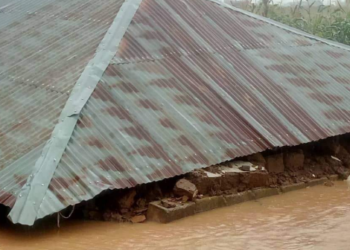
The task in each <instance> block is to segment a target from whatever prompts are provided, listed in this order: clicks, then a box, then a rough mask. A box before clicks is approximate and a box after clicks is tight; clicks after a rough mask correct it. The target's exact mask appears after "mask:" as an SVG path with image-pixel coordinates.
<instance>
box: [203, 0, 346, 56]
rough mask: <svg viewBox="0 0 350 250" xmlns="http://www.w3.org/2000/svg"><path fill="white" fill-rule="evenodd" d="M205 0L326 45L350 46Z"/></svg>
mask: <svg viewBox="0 0 350 250" xmlns="http://www.w3.org/2000/svg"><path fill="white" fill-rule="evenodd" d="M206 1H210V2H213V3H216V4H218V5H221V6H223V7H225V8H228V9H231V10H233V11H236V12H239V13H241V14H244V15H246V16H249V17H252V18H254V19H257V20H260V21H263V22H266V23H269V24H271V25H274V26H276V27H278V28H281V29H284V30H286V31H289V32H293V33H295V34H297V35H301V36H304V37H307V38H310V39H313V40H317V41H320V42H322V43H325V44H328V45H331V46H334V47H338V48H340V49H344V50H348V51H350V46H349V45H346V44H342V43H338V42H335V41H332V40H329V39H324V38H321V37H318V36H314V35H312V34H309V33H306V32H305V31H302V30H299V29H296V28H293V27H291V26H288V25H286V24H283V23H280V22H277V21H274V20H272V19H270V18H266V17H263V16H260V15H257V14H254V13H252V12H249V11H246V10H242V9H239V8H237V7H234V6H231V5H229V4H226V3H224V2H221V1H219V0H206Z"/></svg>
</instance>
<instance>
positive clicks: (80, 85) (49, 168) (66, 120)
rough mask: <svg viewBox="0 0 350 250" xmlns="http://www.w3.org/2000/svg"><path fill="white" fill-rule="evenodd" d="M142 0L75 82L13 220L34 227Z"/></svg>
mask: <svg viewBox="0 0 350 250" xmlns="http://www.w3.org/2000/svg"><path fill="white" fill-rule="evenodd" d="M141 2H142V0H125V1H124V3H123V4H122V6H121V8H120V9H119V11H118V13H117V15H116V17H115V19H114V21H113V23H112V24H111V26H110V27H109V29H108V31H107V32H106V34H105V36H104V38H103V39H102V41H101V43H100V44H99V46H98V48H97V50H96V53H95V56H94V58H93V59H91V60H90V62H89V63H88V65H87V66H86V67H85V69H84V71H83V73H82V74H81V76H80V77H79V79H78V81H77V82H76V84H75V85H74V87H73V90H72V92H71V94H70V97H69V99H68V101H67V102H66V104H65V107H64V108H63V110H62V112H61V115H60V117H59V121H58V123H57V124H56V126H55V128H54V130H53V132H52V135H51V138H50V139H49V140H48V141H47V143H46V145H45V147H44V149H43V150H42V153H41V156H40V158H39V159H38V160H37V161H36V163H35V166H34V170H33V172H32V174H31V175H30V176H29V177H28V179H27V182H26V184H25V185H24V186H23V187H22V189H21V191H20V192H19V195H18V196H17V199H16V203H15V205H14V207H13V208H12V210H11V212H10V214H9V215H8V217H9V219H10V220H11V221H12V222H13V223H19V224H22V225H29V226H31V225H33V224H34V222H35V220H36V219H37V216H38V212H39V210H40V207H41V204H42V201H43V199H44V196H45V194H46V192H47V190H48V187H49V184H50V182H51V179H52V177H53V175H54V173H55V171H56V168H57V166H58V164H59V162H60V160H61V158H62V156H63V153H64V151H65V150H66V148H67V145H68V142H69V140H70V138H71V136H72V134H73V131H74V129H75V126H76V124H77V122H78V119H79V116H80V113H81V111H82V109H83V108H84V106H85V104H86V103H87V101H88V100H89V98H90V96H91V94H92V93H93V91H94V90H95V88H96V86H97V84H98V82H99V81H100V79H101V78H102V75H103V73H104V72H105V70H106V69H107V67H108V65H109V63H110V62H111V60H112V58H113V57H114V55H115V54H116V52H117V50H118V47H119V44H120V42H121V40H122V38H123V37H124V34H125V32H126V30H127V29H128V27H129V25H130V23H131V21H132V19H133V17H134V15H135V13H136V11H137V10H138V8H139V6H140V4H141Z"/></svg>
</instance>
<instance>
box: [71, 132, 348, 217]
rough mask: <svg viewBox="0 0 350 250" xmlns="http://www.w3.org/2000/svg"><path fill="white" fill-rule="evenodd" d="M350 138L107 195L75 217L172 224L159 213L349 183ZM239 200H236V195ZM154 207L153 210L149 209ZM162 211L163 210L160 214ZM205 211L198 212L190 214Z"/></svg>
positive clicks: (262, 155)
mask: <svg viewBox="0 0 350 250" xmlns="http://www.w3.org/2000/svg"><path fill="white" fill-rule="evenodd" d="M349 139H350V138H349V135H343V136H339V137H333V138H328V139H325V140H321V141H318V142H312V143H308V144H304V145H299V146H296V147H284V148H279V149H275V150H269V151H265V152H262V153H257V154H253V155H249V156H246V157H242V158H238V159H234V160H232V161H229V162H225V163H221V164H218V165H215V166H210V167H208V168H205V169H200V170H195V171H192V172H190V173H187V174H185V175H183V176H178V177H174V178H171V179H167V180H163V181H161V182H156V183H150V184H145V185H140V186H138V187H135V188H132V189H127V190H114V191H108V192H105V193H103V194H102V195H100V196H98V197H96V198H95V199H93V200H91V201H89V202H84V203H83V204H80V205H79V206H78V207H77V209H76V211H78V212H76V215H80V216H81V217H83V218H85V219H93V220H106V221H118V222H126V221H131V222H143V221H145V220H146V219H147V217H149V219H152V220H156V221H163V222H167V221H171V220H172V219H171V218H170V219H169V218H168V219H164V218H163V219H162V218H159V214H158V213H165V214H166V215H167V217H169V216H168V214H169V211H170V212H171V211H172V210H174V211H175V210H176V209H179V208H185V207H186V206H189V205H191V204H192V205H193V206H194V204H196V203H198V201H200V200H203V199H205V198H206V197H226V198H225V199H224V201H223V202H224V203H225V204H226V205H227V204H230V203H229V202H227V197H228V195H241V196H239V197H240V199H238V200H239V201H244V200H247V199H250V198H249V197H248V196H249V195H250V196H251V195H253V198H254V197H255V196H256V192H255V193H254V192H252V193H249V192H250V191H252V190H253V191H254V190H259V189H262V188H270V189H271V190H274V191H272V192H270V193H271V194H275V193H276V190H277V189H276V188H278V190H282V191H283V190H292V189H293V188H291V187H293V185H294V186H295V185H298V186H299V187H302V186H303V185H307V184H312V183H318V184H319V183H325V185H328V186H332V181H331V180H332V178H331V177H332V176H333V179H334V176H335V175H336V176H338V177H339V178H340V179H346V178H347V177H348V175H349V173H350V172H349V170H350V140H349ZM317 180H319V181H317ZM320 181H321V182H320ZM300 184H302V185H300ZM278 192H279V191H278ZM278 192H277V193H278ZM242 194H245V195H248V196H247V197H248V198H247V197H246V198H242V197H243V196H242ZM255 198H256V197H255ZM231 199H232V198H231ZM234 199H235V200H237V197H236V198H234ZM154 202H156V203H154ZM208 202H209V203H210V202H211V203H213V202H216V203H217V202H218V200H215V199H211V200H210V199H209V200H206V201H205V203H208ZM202 203H203V202H202ZM231 203H232V202H231ZM152 206H153V209H150V207H152ZM206 206H209V207H215V206H216V205H215V206H213V205H210V204H209V205H208V204H206ZM217 206H219V205H217ZM217 206H216V207H217ZM220 206H221V205H220ZM162 208H164V211H161V210H162ZM167 209H168V210H167ZM169 209H170V210H169ZM180 210H181V209H180ZM182 210H185V209H182ZM201 210H203V209H201V208H200V209H198V208H197V209H194V210H193V211H192V212H191V213H190V214H193V213H196V211H197V212H198V211H201ZM207 210H208V209H207ZM175 217H176V216H175ZM175 217H174V218H175ZM180 217H181V216H180ZM182 217H183V216H182ZM176 218H177V217H176Z"/></svg>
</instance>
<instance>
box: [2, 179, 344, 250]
mask: <svg viewBox="0 0 350 250" xmlns="http://www.w3.org/2000/svg"><path fill="white" fill-rule="evenodd" d="M349 232H350V190H349V189H348V185H347V183H346V182H336V185H335V186H333V187H325V186H318V187H312V188H308V189H304V190H299V191H295V192H291V193H286V194H282V195H278V196H274V197H269V198H264V199H261V200H257V201H252V202H246V203H242V204H239V205H235V206H231V207H226V208H222V209H217V210H214V211H210V212H206V213H203V214H198V215H196V216H193V217H189V218H185V219H182V220H179V221H176V222H173V223H170V224H156V223H145V224H135V225H131V224H114V223H110V222H82V221H72V222H67V221H65V222H63V223H62V225H61V229H57V228H55V227H43V226H40V228H36V229H31V230H28V229H27V230H18V229H13V228H9V227H7V226H0V249H1V250H13V249H21V250H22V249H30V250H31V249H33V250H34V249H35V250H41V249H45V250H46V249H57V250H58V249H62V250H63V249H64V250H81V249H84V250H85V249H94V250H109V249H113V250H115V249H235V250H240V249H257V250H258V249H259V250H265V249H298V250H299V249H327V250H330V249H332V250H333V249H336V250H339V249H350V237H349Z"/></svg>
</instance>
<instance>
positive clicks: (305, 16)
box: [238, 0, 350, 45]
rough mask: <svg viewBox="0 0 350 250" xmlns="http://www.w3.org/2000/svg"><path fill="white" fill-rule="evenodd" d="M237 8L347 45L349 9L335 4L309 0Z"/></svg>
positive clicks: (263, 3)
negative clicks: (294, 3)
mask: <svg viewBox="0 0 350 250" xmlns="http://www.w3.org/2000/svg"><path fill="white" fill-rule="evenodd" d="M245 3H246V4H245V5H244V4H241V6H238V7H240V8H244V9H246V10H248V11H251V12H254V13H256V14H260V15H264V16H267V17H269V18H271V19H273V20H276V21H278V22H281V23H284V24H287V25H289V26H292V27H295V28H298V29H300V30H303V31H305V32H308V33H311V34H314V35H317V36H320V37H323V38H327V39H331V40H334V41H337V42H340V43H345V44H348V45H350V10H349V8H348V7H344V6H342V5H341V4H340V3H339V2H337V5H328V6H325V5H323V4H322V3H321V2H319V1H314V0H309V1H304V2H303V0H300V2H299V3H298V4H297V5H295V6H289V7H288V6H282V5H280V4H271V3H267V2H266V1H263V2H262V3H260V4H252V3H249V2H248V3H247V2H245Z"/></svg>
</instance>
